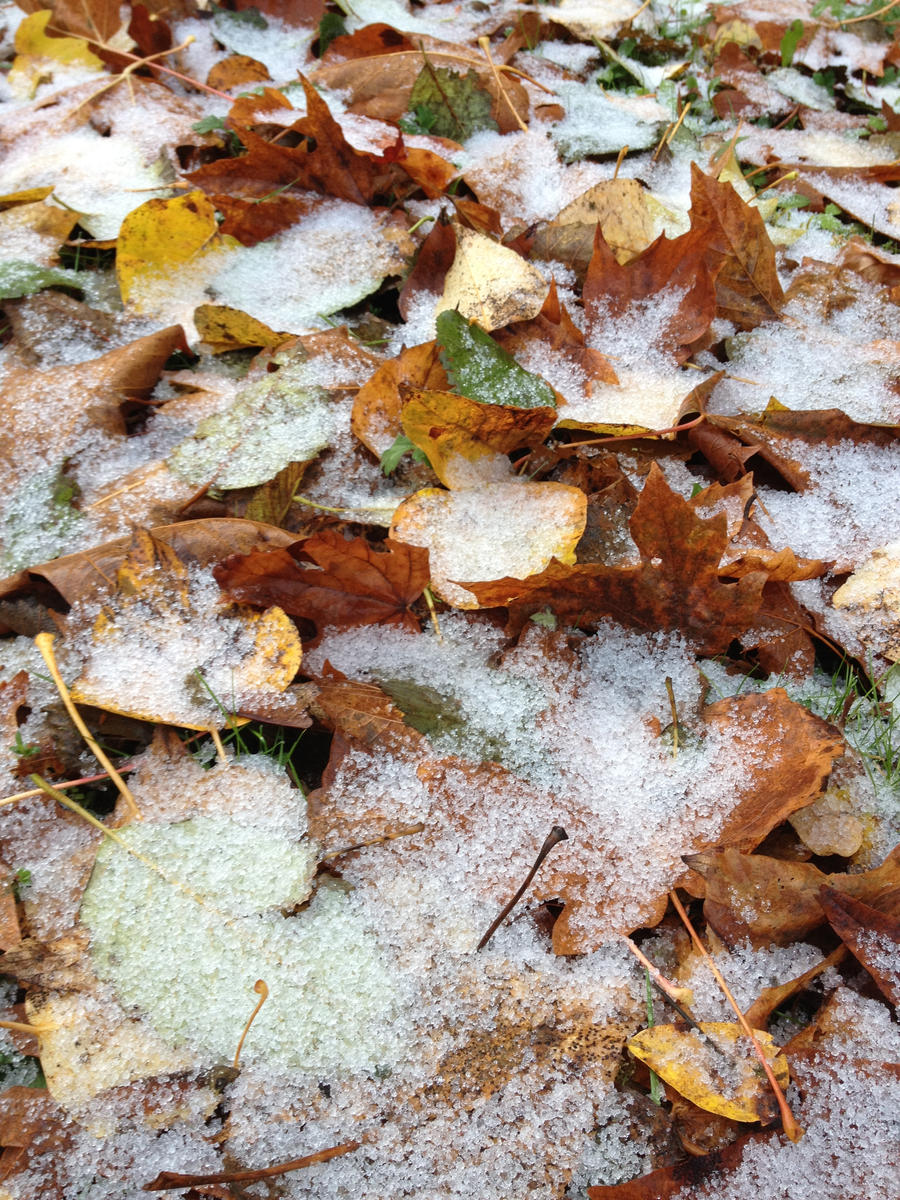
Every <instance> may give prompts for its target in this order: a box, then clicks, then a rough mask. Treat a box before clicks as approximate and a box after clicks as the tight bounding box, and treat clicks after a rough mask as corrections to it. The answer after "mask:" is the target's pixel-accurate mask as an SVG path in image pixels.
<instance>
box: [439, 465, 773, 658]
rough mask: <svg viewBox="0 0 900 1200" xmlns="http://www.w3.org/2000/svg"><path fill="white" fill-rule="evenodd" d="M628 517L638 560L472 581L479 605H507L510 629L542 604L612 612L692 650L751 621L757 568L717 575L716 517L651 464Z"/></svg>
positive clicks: (560, 612)
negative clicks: (730, 579)
mask: <svg viewBox="0 0 900 1200" xmlns="http://www.w3.org/2000/svg"><path fill="white" fill-rule="evenodd" d="M629 524H630V528H631V534H632V537H633V538H634V541H635V544H636V545H637V547H638V549H639V550H640V553H641V562H640V565H639V566H628V567H606V566H604V565H602V564H599V563H587V564H585V565H583V566H575V567H567V566H565V565H563V564H562V563H551V564H550V566H548V567H547V568H546V569H545V570H544V571H543V572H542V573H541V574H535V575H534V576H533V577H532V578H531V579H529V580H527V581H526V585H525V586H523V585H522V583H521V582H518V581H517V580H515V579H499V580H498V581H497V582H492V583H483V582H476V581H474V580H473V581H471V584H472V586H471V590H472V592H473V593H474V594H475V595H476V596H477V597H478V601H479V604H480V606H481V607H484V608H493V607H496V606H501V605H502V606H505V607H507V608H508V609H509V610H510V623H511V626H512V627H513V628H516V629H521V628H522V626H523V624H524V622H525V621H526V620H527V619H528V617H529V616H530V615H531V614H532V613H535V612H540V611H541V610H542V609H544V608H549V609H550V610H551V611H552V612H555V613H556V614H557V616H558V617H559V618H560V619H562V620H564V621H575V622H578V623H585V624H590V623H593V622H595V621H597V620H598V619H599V618H600V617H602V616H613V617H615V618H616V619H617V620H619V621H621V622H622V623H623V624H626V625H630V626H632V627H636V628H638V629H677V630H680V631H681V632H682V633H683V634H684V635H685V637H687V638H688V639H689V640H690V641H692V642H693V643H694V644H695V645H696V646H697V648H698V650H699V652H700V653H703V654H715V653H718V652H719V651H721V650H724V649H725V647H726V646H727V645H728V643H729V642H730V641H732V639H733V638H735V637H738V636H739V635H740V633H741V631H742V630H743V629H745V628H746V627H747V625H749V624H750V622H751V621H752V620H753V617H754V615H755V614H756V612H757V611H758V609H759V606H760V601H761V595H762V587H763V583H764V582H765V576H764V575H763V574H761V573H757V574H751V575H746V576H745V577H744V578H743V579H741V580H739V581H738V582H737V583H729V584H723V583H721V582H720V581H719V575H718V568H719V562H720V560H721V558H722V554H723V553H724V550H725V546H726V544H727V532H726V522H725V518H724V516H718V517H713V518H711V519H709V520H704V519H703V518H702V517H698V516H697V514H696V513H695V512H694V510H693V509H692V507H691V505H690V503H689V502H688V501H686V500H683V499H682V498H681V497H680V496H678V495H677V494H676V493H674V492H673V491H672V490H671V489H670V488H669V486H668V484H667V483H666V481H665V477H664V476H663V474H662V472H661V471H660V469H659V467H658V466H657V465H656V464H655V463H654V464H653V465H652V466H651V468H650V473H649V474H648V476H647V481H646V483H645V484H644V489H643V491H642V492H641V495H640V499H639V500H638V504H637V507H636V508H635V511H634V515H633V516H632V518H631V521H630V523H629ZM457 578H459V576H457ZM466 586H468V584H467V585H466Z"/></svg>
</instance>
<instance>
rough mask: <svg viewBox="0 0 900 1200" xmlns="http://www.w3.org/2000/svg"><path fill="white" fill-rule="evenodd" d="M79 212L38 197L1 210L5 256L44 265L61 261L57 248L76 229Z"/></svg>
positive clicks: (0, 242)
mask: <svg viewBox="0 0 900 1200" xmlns="http://www.w3.org/2000/svg"><path fill="white" fill-rule="evenodd" d="M77 220H78V214H77V213H74V212H70V211H68V210H67V209H64V208H57V207H56V206H55V205H54V204H45V203H43V201H38V202H37V203H35V204H17V205H16V206H15V207H10V208H8V209H7V210H6V211H5V212H0V245H2V246H3V247H4V257H5V258H7V259H20V260H22V261H25V262H30V263H34V264H35V265H37V266H40V267H51V266H55V264H56V263H57V262H58V261H59V255H58V253H57V251H58V250H59V247H60V246H61V245H62V243H63V242H64V241H65V240H66V238H67V237H68V236H69V234H70V233H71V231H72V228H73V226H74V225H75V222H76V221H77Z"/></svg>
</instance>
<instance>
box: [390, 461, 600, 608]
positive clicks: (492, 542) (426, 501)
mask: <svg viewBox="0 0 900 1200" xmlns="http://www.w3.org/2000/svg"><path fill="white" fill-rule="evenodd" d="M586 512H587V510H586V501H585V496H584V493H583V492H582V491H580V490H579V489H578V488H574V487H568V486H566V485H565V484H560V483H524V482H509V483H487V484H484V485H483V486H482V487H479V488H472V489H467V490H463V491H457V492H444V491H440V490H438V489H437V488H426V489H424V490H423V491H421V492H416V494H415V495H414V496H411V497H410V499H409V500H405V501H404V502H403V503H402V504H401V505H400V507H399V508H398V509H397V511H396V513H395V514H394V520H393V523H392V525H391V537H394V538H396V539H397V540H398V541H401V542H409V544H410V545H412V546H426V547H427V548H428V552H429V556H430V558H429V561H430V563H431V579H432V585H433V587H434V590H435V591H436V592H437V593H438V594H439V595H440V596H441V597H442V598H443V599H444V600H446V601H447V602H448V603H449V604H453V605H455V606H456V607H458V608H477V607H478V602H477V600H476V599H475V597H474V596H473V594H472V593H471V592H469V591H467V590H466V588H464V587H460V586H459V584H460V582H466V583H469V582H472V583H474V582H481V581H482V580H487V579H503V578H504V576H507V575H511V576H513V577H514V578H516V579H525V578H527V576H529V575H536V574H538V573H539V572H540V571H542V570H543V569H544V567H546V566H547V564H548V563H549V562H550V560H551V558H554V557H555V558H559V559H561V560H563V561H570V559H571V555H572V552H573V550H574V548H575V545H576V543H577V542H578V539H579V538H580V537H581V534H582V533H583V532H584V524H585V520H586Z"/></svg>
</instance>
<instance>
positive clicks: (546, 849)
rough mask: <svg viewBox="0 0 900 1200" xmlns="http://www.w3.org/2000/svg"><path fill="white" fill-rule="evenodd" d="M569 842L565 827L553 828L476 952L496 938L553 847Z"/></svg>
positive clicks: (557, 826) (555, 826)
mask: <svg viewBox="0 0 900 1200" xmlns="http://www.w3.org/2000/svg"><path fill="white" fill-rule="evenodd" d="M568 840H569V835H568V834H567V833H566V831H565V830H564V829H563V827H562V826H561V825H554V826H553V828H552V829H551V830H550V832H549V833H548V834H547V836H546V837H545V838H544V844H543V846H541V848H540V850H539V851H538V855H537V858H536V859H535V860H534V866H533V867H532V868H531V870H530V871H529V872H528V874H527V875H526V876H525V879H524V882H523V883H522V886H521V887H520V888H519V890H518V891H517V892H516V894H515V895H514V896H513V898H512V900H510V901H509V903H508V904H505V905H504V906H503V908H502V909H501V910H500V913H499V915H498V916H497V918H496V919H495V920H494V921H493V922H492V923H491V926H490V928H489V929H488V931H487V933H486V934H485V935H484V937H483V938H482V939H481V941H480V942H479V943H478V945H477V946H476V947H475V949H476V951H478V950H483V949H484V948H485V946H486V945H487V944H488V942H489V941H490V940H491V938H492V937H493V936H494V934H495V933H496V932H497V930H498V929H499V928H500V926H501V924H502V923H503V921H504V920H505V919H506V918H507V917H508V916H509V914H510V913H511V912H512V910H513V909H514V908H515V907H516V905H517V904H518V903H519V901H520V900H521V899H522V897H523V896H524V895H525V892H526V891H527V890H528V885H529V884H530V883H531V881H532V879H534V877H535V875H537V873H538V870H539V868H540V865H541V863H542V862H543V861H544V859H545V858H546V857H547V855H548V854H549V853H550V851H551V850H552V849H553V847H554V846H555V845H556V844H557V842H566V841H568Z"/></svg>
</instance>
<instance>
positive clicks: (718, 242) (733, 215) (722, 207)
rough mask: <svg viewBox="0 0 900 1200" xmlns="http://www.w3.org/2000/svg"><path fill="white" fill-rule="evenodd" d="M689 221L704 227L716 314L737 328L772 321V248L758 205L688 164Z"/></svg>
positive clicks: (778, 296)
mask: <svg viewBox="0 0 900 1200" xmlns="http://www.w3.org/2000/svg"><path fill="white" fill-rule="evenodd" d="M691 220H692V222H695V223H696V224H699V225H700V226H701V227H702V228H704V229H705V230H706V234H705V242H706V261H707V263H708V265H709V268H710V271H711V273H712V275H713V278H714V279H715V284H716V303H717V311H718V314H719V316H720V317H722V318H723V319H724V320H726V321H733V322H734V323H735V324H736V325H737V326H738V328H739V329H752V328H753V327H754V326H756V325H759V324H760V323H761V322H762V321H769V320H772V319H773V318H774V317H775V316H777V314H778V313H779V312H780V310H781V307H782V305H783V303H784V292H783V291H782V288H781V283H780V281H779V279H778V269H777V267H776V265H775V247H774V246H773V245H772V242H771V240H770V238H769V235H768V232H767V231H766V226H765V223H764V222H763V219H762V217H761V216H760V214H759V210H758V209H755V208H751V207H750V205H749V204H747V203H746V201H744V200H742V199H741V197H740V196H739V195H738V193H737V192H736V191H735V189H734V188H733V187H732V185H731V184H730V183H720V182H719V181H718V180H717V179H715V178H713V176H711V175H705V174H704V173H703V172H702V171H701V170H700V168H699V167H698V166H697V164H696V163H693V164H692V165H691Z"/></svg>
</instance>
